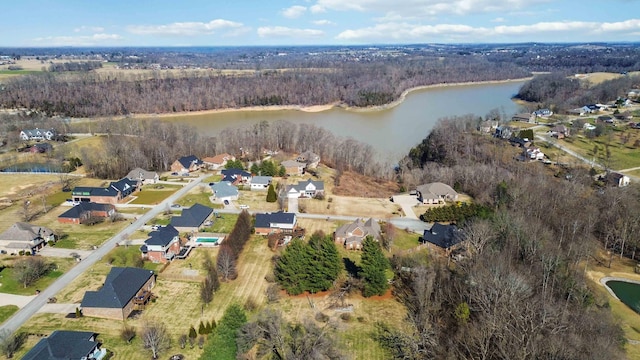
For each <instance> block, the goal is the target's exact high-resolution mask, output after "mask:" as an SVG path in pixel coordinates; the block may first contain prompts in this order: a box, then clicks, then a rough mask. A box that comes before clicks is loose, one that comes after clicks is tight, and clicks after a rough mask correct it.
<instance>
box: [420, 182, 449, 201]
mask: <svg viewBox="0 0 640 360" xmlns="http://www.w3.org/2000/svg"><path fill="white" fill-rule="evenodd" d="M416 190H417V192H418V200H420V201H421V202H422V203H423V204H431V205H433V204H444V203H445V202H447V201H456V200H458V193H457V192H456V191H455V190H453V188H452V187H451V186H449V185H447V184H443V183H441V182H434V183H429V184H424V185H420V186H418V187H416Z"/></svg>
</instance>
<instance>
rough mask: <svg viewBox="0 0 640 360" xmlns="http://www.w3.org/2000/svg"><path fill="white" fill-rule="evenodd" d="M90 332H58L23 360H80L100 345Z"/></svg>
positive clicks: (42, 342) (27, 354)
mask: <svg viewBox="0 0 640 360" xmlns="http://www.w3.org/2000/svg"><path fill="white" fill-rule="evenodd" d="M97 335H98V334H96V333H94V332H90V331H66V330H56V331H54V332H52V333H51V335H49V336H48V337H46V338H43V339H40V341H39V342H38V343H37V344H36V345H35V346H34V347H33V348H32V349H31V350H29V352H28V353H26V354H25V355H24V357H22V360H80V359H83V358H86V357H87V356H88V355H90V354H91V353H92V352H93V351H94V350H95V348H96V347H98V346H99V345H100V343H98V342H97V341H95V338H96V336H97Z"/></svg>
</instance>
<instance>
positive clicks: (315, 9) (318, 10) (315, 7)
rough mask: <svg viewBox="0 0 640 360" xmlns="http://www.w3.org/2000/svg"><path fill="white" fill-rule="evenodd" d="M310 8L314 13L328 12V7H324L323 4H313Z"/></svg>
mask: <svg viewBox="0 0 640 360" xmlns="http://www.w3.org/2000/svg"><path fill="white" fill-rule="evenodd" d="M309 10H310V11H311V12H312V13H313V14H320V13H324V12H327V9H325V8H324V6H322V5H318V4H316V5H313V6H311V7H310V8H309Z"/></svg>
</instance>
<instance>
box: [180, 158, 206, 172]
mask: <svg viewBox="0 0 640 360" xmlns="http://www.w3.org/2000/svg"><path fill="white" fill-rule="evenodd" d="M178 162H179V163H180V165H182V167H184V168H185V169H188V168H190V167H191V164H194V163H195V164H196V165H200V164H202V160H200V159H198V157H196V156H195V155H188V156H183V157H181V158H179V159H178Z"/></svg>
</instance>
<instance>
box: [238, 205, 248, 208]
mask: <svg viewBox="0 0 640 360" xmlns="http://www.w3.org/2000/svg"><path fill="white" fill-rule="evenodd" d="M239 208H240V209H248V208H249V205H240V206H239Z"/></svg>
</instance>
